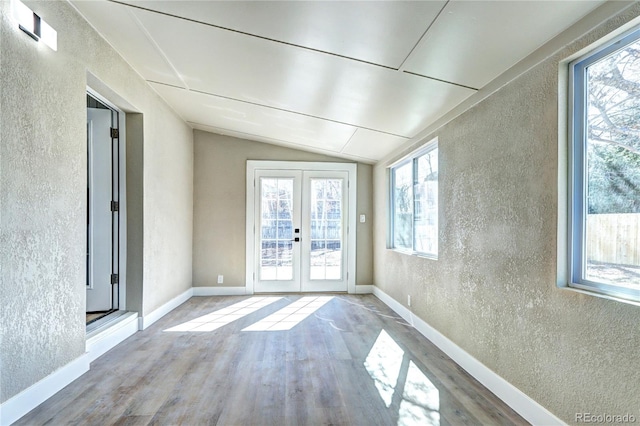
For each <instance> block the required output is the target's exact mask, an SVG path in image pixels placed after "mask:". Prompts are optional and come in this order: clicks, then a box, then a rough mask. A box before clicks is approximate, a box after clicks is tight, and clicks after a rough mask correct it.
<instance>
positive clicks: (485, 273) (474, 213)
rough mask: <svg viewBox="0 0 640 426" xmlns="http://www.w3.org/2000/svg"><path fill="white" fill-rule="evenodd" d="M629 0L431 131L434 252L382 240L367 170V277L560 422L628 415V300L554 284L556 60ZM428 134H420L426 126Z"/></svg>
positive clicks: (632, 347) (634, 379) (632, 398)
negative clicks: (433, 255)
mask: <svg viewBox="0 0 640 426" xmlns="http://www.w3.org/2000/svg"><path fill="white" fill-rule="evenodd" d="M638 14H640V7H637V6H636V7H634V9H633V10H632V11H631V12H626V13H625V14H624V16H623V17H619V18H617V19H615V20H613V21H612V22H609V23H607V24H606V25H605V26H603V27H600V28H598V29H597V30H595V31H593V32H592V33H590V34H589V35H587V36H585V37H583V38H582V39H580V40H578V41H576V42H574V43H572V44H571V45H570V46H567V47H565V48H564V49H563V50H562V51H561V52H558V53H556V54H555V56H553V57H552V58H549V59H547V60H546V61H544V62H542V63H541V64H539V65H538V66H536V67H535V68H533V69H532V70H530V71H529V72H527V73H525V74H524V75H522V76H521V77H520V78H518V79H516V80H514V81H512V82H511V83H510V84H508V85H507V86H505V87H503V88H502V89H501V90H499V91H498V92H496V93H495V94H494V95H492V96H490V97H489V98H488V99H486V100H485V101H483V102H481V103H480V104H478V105H476V106H475V107H473V108H471V109H470V110H468V111H467V112H465V113H464V114H462V115H461V116H459V117H458V118H456V119H455V120H453V121H451V122H450V123H448V124H446V125H444V126H443V127H442V128H440V129H439V130H437V131H436V132H435V133H434V134H433V136H437V137H438V138H439V147H440V192H439V194H440V212H439V213H440V224H441V225H440V253H439V259H438V260H429V259H422V258H417V257H413V256H407V255H404V254H400V253H398V252H395V251H392V250H388V249H386V247H385V235H386V219H387V209H386V196H387V170H386V166H387V165H388V164H390V163H391V161H390V162H389V163H386V164H379V165H377V166H376V167H375V169H374V193H375V197H374V212H375V218H376V223H375V234H374V235H375V241H374V265H375V267H374V281H375V284H376V285H377V286H378V287H380V288H381V289H382V290H384V291H385V292H386V293H387V294H389V295H391V296H392V297H393V298H395V299H396V300H397V301H399V302H400V303H402V304H403V305H405V306H406V300H407V295H411V297H412V308H411V309H412V310H413V312H414V313H415V314H416V315H417V316H419V317H420V318H422V319H424V320H425V321H426V322H427V323H429V324H430V325H432V326H433V327H435V328H436V329H437V330H439V331H440V332H441V333H443V334H444V335H445V336H447V337H448V338H449V339H451V340H452V341H454V342H455V343H456V344H457V345H459V346H460V347H462V348H463V349H464V350H465V351H467V352H468V353H470V354H471V355H472V356H474V357H475V358H477V359H478V360H480V361H481V362H482V363H483V364H485V365H486V366H488V367H489V368H490V369H492V370H493V371H495V372H496V373H498V374H499V375H500V376H502V377H503V378H505V379H506V380H508V381H509V382H510V383H512V384H513V385H515V386H516V387H518V388H519V389H520V390H522V391H523V392H525V393H526V394H527V395H529V396H530V397H532V398H533V399H534V400H536V401H538V402H539V403H540V404H542V405H543V406H544V407H546V408H547V409H549V410H550V411H551V412H553V413H554V414H556V415H557V416H559V417H560V418H562V419H563V420H564V421H567V422H573V421H574V420H575V413H576V412H589V413H599V414H602V413H608V414H625V413H630V414H633V415H635V416H636V419H637V418H638V417H639V416H640V411H639V410H640V406H639V405H638V395H640V385H639V383H640V369H638V366H639V365H640V351H639V350H638V347H640V328H639V327H638V324H639V323H640V308H639V307H637V306H631V305H627V304H623V303H619V302H613V301H609V300H604V299H601V298H596V297H592V296H585V295H581V294H577V293H575V292H571V291H567V290H560V289H558V288H557V287H556V278H557V276H556V268H557V261H558V260H557V258H556V242H557V241H556V240H557V238H556V233H557V213H558V190H557V187H558V186H557V182H558V66H559V65H558V64H559V61H560V60H563V59H564V58H566V57H568V56H569V55H571V54H573V53H575V52H576V51H578V50H579V49H581V48H583V47H584V46H586V45H588V43H591V42H593V41H595V40H597V39H598V38H599V37H602V36H604V35H605V34H606V32H607V30H612V29H614V28H617V26H619V25H620V24H621V23H623V22H625V21H626V20H628V19H630V18H631V17H634V16H637V15H638ZM427 140H429V139H427Z"/></svg>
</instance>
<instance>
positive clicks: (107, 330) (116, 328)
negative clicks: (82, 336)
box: [85, 311, 138, 362]
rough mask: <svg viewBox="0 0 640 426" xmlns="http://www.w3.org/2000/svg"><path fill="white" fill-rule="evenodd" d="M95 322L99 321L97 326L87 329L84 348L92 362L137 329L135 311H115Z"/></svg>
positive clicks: (136, 314)
mask: <svg viewBox="0 0 640 426" xmlns="http://www.w3.org/2000/svg"><path fill="white" fill-rule="evenodd" d="M97 322H100V324H99V325H98V326H97V328H95V329H92V330H91V331H89V330H87V342H86V347H85V348H86V352H87V355H88V357H89V362H93V361H94V360H95V359H96V358H98V357H100V356H101V355H102V354H104V353H105V352H107V351H109V350H110V349H112V348H113V347H115V346H116V345H118V344H119V343H121V342H122V341H124V340H125V339H126V338H128V337H129V336H132V335H134V334H135V333H136V332H137V331H138V313H137V312H127V311H116V312H114V313H113V314H111V315H108V316H107V317H105V318H104V321H103V320H102V319H101V320H99V321H97ZM91 325H93V324H91ZM87 328H88V327H87Z"/></svg>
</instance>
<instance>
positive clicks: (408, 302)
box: [407, 295, 411, 306]
mask: <svg viewBox="0 0 640 426" xmlns="http://www.w3.org/2000/svg"><path fill="white" fill-rule="evenodd" d="M407 305H408V306H411V295H408V296H407Z"/></svg>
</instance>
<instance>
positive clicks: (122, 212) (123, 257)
mask: <svg viewBox="0 0 640 426" xmlns="http://www.w3.org/2000/svg"><path fill="white" fill-rule="evenodd" d="M86 88H87V93H88V94H89V95H91V96H92V97H94V98H95V99H97V100H99V101H100V102H102V103H103V104H105V105H106V106H108V107H109V108H111V109H113V110H115V111H117V112H118V132H119V135H118V144H119V152H120V155H119V158H118V160H119V161H120V173H119V176H118V180H119V183H120V188H119V195H120V196H119V200H118V213H119V216H120V226H119V229H118V238H119V241H118V244H119V246H120V247H119V253H120V256H119V258H118V293H119V297H118V308H119V310H121V311H124V310H126V309H127V196H126V188H127V180H126V176H127V175H126V159H127V151H126V147H127V143H126V126H125V123H126V116H125V112H124V111H123V110H122V108H119V107H118V106H116V105H115V104H114V103H113V102H111V101H109V99H107V98H106V97H105V96H103V95H101V94H100V93H99V92H98V91H96V90H95V89H93V88H91V87H89V86H86ZM87 208H88V209H89V208H91V206H87Z"/></svg>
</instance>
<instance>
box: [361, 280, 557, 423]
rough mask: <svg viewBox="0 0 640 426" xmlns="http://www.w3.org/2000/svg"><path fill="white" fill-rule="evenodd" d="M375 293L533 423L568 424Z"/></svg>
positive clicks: (398, 305) (375, 290) (376, 292)
mask: <svg viewBox="0 0 640 426" xmlns="http://www.w3.org/2000/svg"><path fill="white" fill-rule="evenodd" d="M373 294H374V295H375V296H376V297H377V298H378V299H380V300H381V301H382V302H384V303H385V304H386V305H387V306H389V307H390V308H391V309H393V310H394V311H395V312H396V313H397V314H398V315H400V316H401V317H402V318H404V319H405V320H406V321H407V322H408V323H409V324H411V325H412V326H413V327H415V328H416V330H418V331H419V332H420V334H422V335H423V336H424V337H426V338H427V339H429V340H430V341H431V342H432V343H433V344H435V345H436V346H437V347H438V348H440V350H442V351H443V352H444V353H446V354H447V355H448V356H449V357H450V358H451V359H452V360H454V361H455V362H456V363H457V364H458V365H460V366H461V367H462V368H464V369H465V370H466V371H467V372H468V373H469V374H471V375H472V376H473V377H474V378H475V379H476V380H478V381H479V382H480V383H482V384H483V385H484V386H485V387H486V388H487V389H489V390H490V391H491V392H493V393H494V394H495V395H496V396H497V397H498V398H500V399H501V400H502V401H504V402H505V403H506V404H507V405H509V407H511V408H512V409H513V410H514V411H516V412H517V413H518V414H520V415H521V416H522V417H524V419H525V420H527V421H528V422H530V423H531V424H533V425H564V424H565V423H564V422H563V421H562V420H560V419H559V418H557V417H556V416H555V415H553V413H551V412H550V411H549V410H547V409H546V408H544V407H543V406H542V405H540V404H538V403H537V402H536V401H534V400H533V399H531V398H530V397H529V396H527V395H526V394H525V393H524V392H522V391H521V390H520V389H518V388H516V387H515V386H513V385H512V384H511V383H509V382H507V381H506V380H505V379H503V378H502V377H500V376H499V375H498V374H497V373H495V372H494V371H493V370H491V369H490V368H488V367H487V366H485V365H484V364H482V363H481V362H480V361H478V360H477V359H475V358H474V357H473V356H471V355H470V354H468V353H467V352H465V351H464V350H463V349H462V348H461V347H459V346H458V345H456V344H455V343H454V342H452V341H451V340H449V339H448V338H447V337H446V336H445V335H443V334H442V333H440V332H439V331H438V330H436V329H435V328H433V327H431V326H430V325H429V324H427V323H426V322H425V321H424V320H422V319H420V318H419V317H417V316H415V315H414V314H413V313H412V312H411V311H409V309H407V308H406V307H405V306H403V305H402V304H401V303H398V301H396V300H395V299H393V298H392V297H391V296H389V295H388V294H386V293H385V292H384V291H382V290H380V289H379V288H378V287H375V286H374V287H373Z"/></svg>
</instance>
